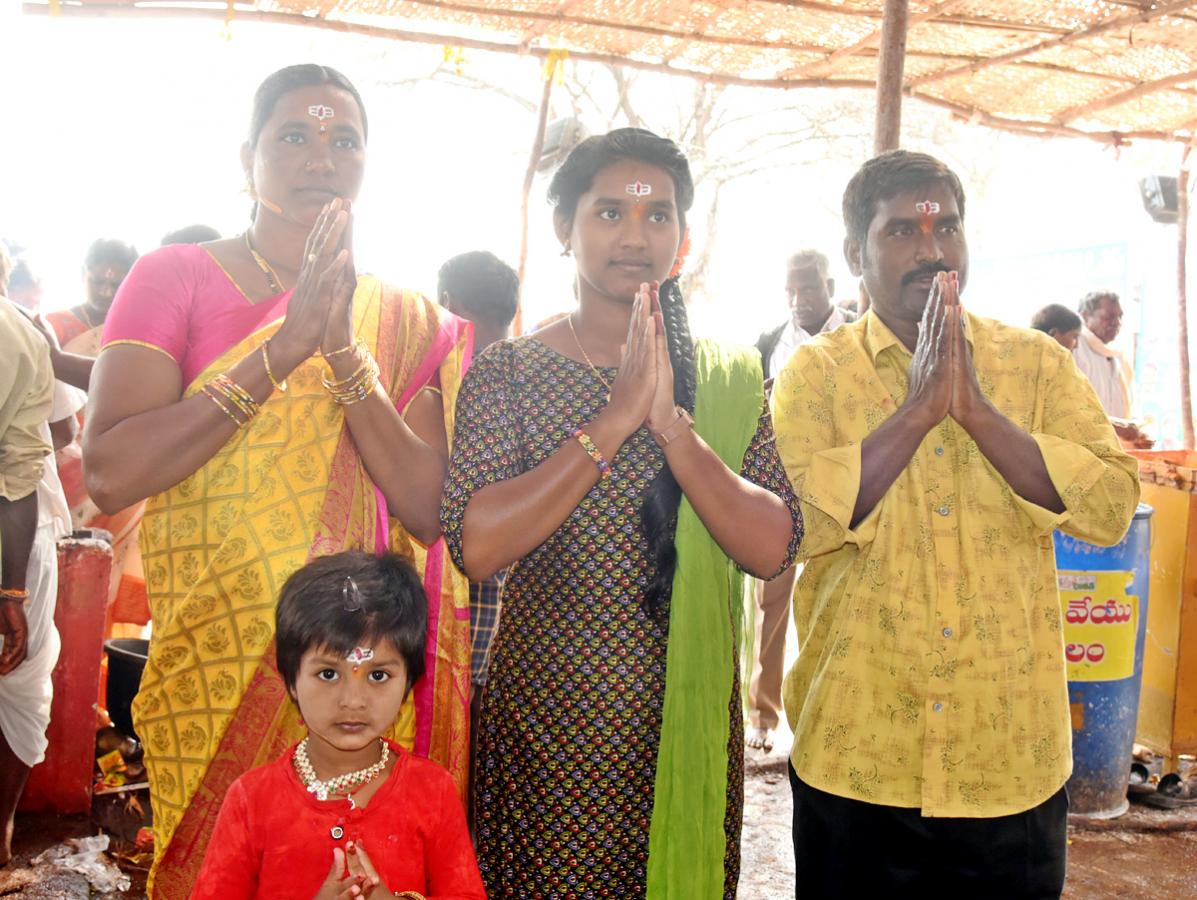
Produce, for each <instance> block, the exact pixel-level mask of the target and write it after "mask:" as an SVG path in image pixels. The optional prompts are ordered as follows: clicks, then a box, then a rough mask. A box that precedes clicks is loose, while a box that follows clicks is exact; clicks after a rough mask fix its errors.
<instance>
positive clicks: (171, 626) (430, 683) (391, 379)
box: [133, 277, 470, 900]
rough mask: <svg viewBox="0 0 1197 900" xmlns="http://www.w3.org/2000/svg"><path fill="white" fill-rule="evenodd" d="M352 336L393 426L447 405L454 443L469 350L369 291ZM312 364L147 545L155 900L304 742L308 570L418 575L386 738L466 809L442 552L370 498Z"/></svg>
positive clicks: (465, 605)
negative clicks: (381, 566)
mask: <svg viewBox="0 0 1197 900" xmlns="http://www.w3.org/2000/svg"><path fill="white" fill-rule="evenodd" d="M354 318H355V331H356V333H357V334H358V336H360V337H362V338H364V339H365V341H366V343H367V344H368V345H369V347H370V350H371V351H372V352H373V354H374V356H375V358H376V359H377V360H378V363H379V366H380V368H381V369H382V373H383V374H382V384H383V385H384V386H386V387H387V390H388V393H389V395H390V397H391V399H392V400H393V401H394V402H395V404H396V406H397V408H399V409H400V410H403V409H406V407H407V404H408V403H409V402H410V401H411V399H412V397H414V396H415V394H416V393H417V392H418V391H419V390H421V389H422V388H424V387H426V386H431V387H439V389H440V390H441V391H442V395H443V398H444V407H445V425H446V429H447V430H448V433H449V434H450V436H452V422H453V411H454V406H455V403H456V399H457V390H458V387H459V384H460V381H461V375H462V368H463V365H464V364H465V362H466V361H467V357H468V353H469V343H470V338H469V334H468V331H467V326H466V325H465V324H464V323H463V322H461V321H460V320H457V319H453V318H452V317H449V316H447V315H446V314H444V313H443V312H442V311H441V310H439V309H438V308H437V307H436V306H434V305H432V304H431V303H429V302H428V301H427V300H425V299H424V298H423V297H421V296H419V295H418V294H414V293H408V292H403V291H399V290H395V289H391V288H389V287H387V286H385V285H383V284H381V283H380V282H378V281H377V280H375V279H373V278H367V277H362V278H359V280H358V288H357V291H356V293H355V295H354ZM281 323H282V320H281V319H278V320H276V321H273V322H271V323H269V324H267V325H265V326H264V327H262V328H260V329H259V330H257V331H255V332H254V333H252V334H250V335H248V336H247V337H245V338H244V339H242V340H239V341H237V342H236V343H235V345H234V346H232V347H230V348H229V349H228V350H227V351H225V352H224V353H223V354H222V355H221V356H220V357H219V358H217V359H216V360H214V361H213V362H212V363H211V364H210V365H209V366H208V367H207V368H206V369H205V370H204V371H203V372H202V373H200V374H199V375H198V376H197V377H196V378H195V380H194V381H193V383H192V384H190V385H189V386H188V388H187V389H186V393H187V395H191V394H194V393H195V392H197V391H199V390H200V389H201V388H202V387H203V385H204V383H205V382H206V381H208V380H209V379H210V378H212V377H213V376H214V375H216V374H218V373H220V372H223V371H225V370H227V369H228V368H230V367H231V366H232V365H233V364H235V363H236V361H237V360H239V359H241V358H242V357H244V356H245V355H246V354H248V353H250V352H252V351H254V350H255V349H256V348H258V347H260V346H261V344H262V343H263V342H264V341H265V340H266V339H267V338H269V337H270V336H271V335H272V334H274V333H275V332H276V331H277V330H278V328H279V326H280V325H281ZM327 371H328V369H327V365H326V364H325V363H324V361H323V360H322V359H320V358H319V357H313V358H312V359H309V360H308V361H306V362H305V363H304V364H302V365H301V366H300V367H299V368H298V369H296V370H295V371H294V372H293V373H292V374H291V375H290V376H289V377H288V379H287V382H288V387H289V389H288V390H287V392H286V393H280V392H278V391H276V392H275V393H274V394H273V396H271V397H270V399H269V400H268V401H267V402H266V403H265V404H263V406H262V411H261V413H260V414H259V415H258V417H257V418H256V419H255V420H254V421H253V422H252V424H250V425H249V426H247V427H246V428H243V429H241V430H240V431H238V432H237V434H235V435H234V436H233V437H232V438H231V439H230V440H229V442H228V443H227V444H226V445H225V446H224V447H223V448H222V449H221V450H220V452H218V453H217V454H216V456H214V457H213V458H212V459H211V460H210V461H209V462H208V463H207V465H205V466H204V467H203V468H202V469H200V470H199V471H197V472H196V473H194V474H193V475H192V476H191V477H189V478H187V479H186V480H185V481H183V482H181V483H180V484H178V485H176V486H175V487H173V488H171V489H170V490H169V491H166V492H165V493H163V494H160V495H158V496H156V497H153V498H151V499H150V500H149V501H148V503H147V505H146V511H145V521H144V524H143V527H142V533H141V546H142V555H143V558H144V561H145V571H146V584H147V588H148V592H149V599H150V607H151V612H152V615H153V623H154V628H153V640H152V642H151V645H150V652H149V662H148V664H147V666H146V669H145V674H144V676H143V678H142V683H141V691H140V693H139V694H138V696H137V699H136V701H135V703H134V707H133V715H134V721H135V724H136V728H137V731H138V734H139V735H140V737H141V739H142V741H143V742H144V745H145V749H146V765H147V768H148V770H149V776H150V782H151V785H152V790H151V800H152V804H153V813H154V830H155V837H156V847H155V861H154V869H153V871H152V873H151V880H150V884H149V895H150V897H152V898H155V900H158V898H163V900H176V898H185V897H187V896H188V895H189V893H190V891H191V886H192V884H193V883H194V880H195V876H196V874H197V873H198V871H199V867H200V864H201V863H202V861H203V856H204V852H205V850H206V847H207V843H208V837H209V835H210V834H211V830H212V826H213V825H214V823H215V819H216V815H217V812H218V811H219V808H220V803H221V801H222V799H223V797H224V794H225V792H226V791H227V789H228V787H229V785H230V784H231V783H232V782H233V780H234V779H236V778H237V777H238V776H240V775H241V774H242V773H244V772H245V771H247V770H248V769H250V768H252V767H254V766H257V765H260V764H262V763H265V762H267V761H269V760H271V759H274V758H276V757H277V756H278V755H279V754H281V753H282V752H283V751H284V750H285V749H286V748H287V747H288V746H289V745H290V744H292V743H293V742H294V741H296V740H298V739H299V738H300V737H301V736H302V734H303V730H302V728H301V726H300V724H299V719H298V715H297V712H296V710H295V708H294V706H293V704H292V703H291V702H290V701H289V699H288V697H287V695H286V691H285V689H284V687H283V684H282V680H281V679H280V677H279V675H278V672H277V670H276V667H275V656H274V642H273V639H274V605H275V602H276V598H277V597H278V594H279V591H280V590H281V588H282V585H283V582H284V581H285V580H286V579H287V577H288V576H289V575H291V573H292V572H294V571H295V570H296V569H298V568H300V567H301V566H303V565H304V563H305V562H307V561H308V560H309V559H312V558H314V557H317V556H324V555H328V554H331V553H336V552H339V551H341V550H346V549H365V550H380V549H385V548H390V549H391V550H394V551H396V552H399V553H403V554H406V555H407V556H409V557H411V558H412V559H413V560H414V562H415V564H416V567H417V571H419V572H421V573H422V574H423V577H424V584H425V590H426V592H427V594H428V598H429V634H428V649H427V654H426V661H427V673H426V675H425V676H424V678H423V679H422V680H421V682H420V683H419V684H418V685H417V686H416V689H415V691H414V692H413V695H412V697H411V698H410V699H409V701H408V703H407V704H406V705H405V707H404V710H403V712H402V713H401V715H400V719H399V721H397V722H396V723H395V725H394V728H393V729H392V731H391V732H390V736H391V737H392V738H394V739H395V740H397V741H399V742H400V743H402V744H404V745H405V746H407V747H409V748H413V749H414V750H415V752H417V753H419V754H421V755H426V756H429V757H430V758H432V759H434V760H436V761H437V762H439V763H441V764H442V765H443V766H445V767H446V768H447V769H448V770H449V772H450V773H451V774H452V775H453V776H454V777H455V779H456V780H457V783H458V786H459V789H460V790H462V791H463V792H464V789H465V784H466V776H467V772H466V768H467V754H468V727H469V726H468V702H469V671H470V669H469V665H470V658H469V598H468V588H467V583H466V581H465V579H464V577H463V576H462V575H461V574H460V573H459V572H458V571H457V570H456V569H455V568H454V567H453V565H452V563H450V562H449V560H448V556H447V554H445V553H444V550H443V548H444V544H443V541H440V540H438V541H437V543H436V544H434V545H432V546H431V547H428V548H425V547H423V546H421V545H420V544H419V543H417V542H416V541H414V540H413V539H411V538H410V537H409V536H408V535H407V534H406V532H404V530H403V528H402V526H401V525H400V524H399V522H398V521H396V520H395V519H388V518H387V515H386V505H385V500H383V498H382V496H381V494H380V493H379V492H378V491H377V489H376V488H375V486H374V484H373V483H372V482H371V481H370V479H369V476H368V475H367V474H366V471H365V468H364V466H363V465H362V462H361V460H360V458H359V457H358V454H357V451H356V449H355V447H354V444H353V440H352V438H351V437H350V435H349V431H348V429H347V428H346V427H345V422H344V414H343V413H342V411H341V408H340V407H338V406H337V405H336V404H335V403H333V401H332V400H331V399H330V397H329V395H328V393H327V391H325V389H324V388H323V386H322V385H321V375H322V373H325V372H327Z"/></svg>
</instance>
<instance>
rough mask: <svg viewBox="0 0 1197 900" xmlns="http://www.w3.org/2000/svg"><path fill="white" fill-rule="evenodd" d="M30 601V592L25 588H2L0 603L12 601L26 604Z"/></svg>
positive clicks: (0, 589)
mask: <svg viewBox="0 0 1197 900" xmlns="http://www.w3.org/2000/svg"><path fill="white" fill-rule="evenodd" d="M28 599H29V591H27V590H25V588H0V601H3V600H10V601H13V602H15V603H24V602H25V601H26V600H28Z"/></svg>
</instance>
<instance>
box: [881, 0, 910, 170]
mask: <svg viewBox="0 0 1197 900" xmlns="http://www.w3.org/2000/svg"><path fill="white" fill-rule="evenodd" d="M909 10H910V2H909V0H885V17H884V18H883V19H882V21H881V55H880V57H879V58H878V60H877V120H876V124H875V126H874V129H873V152H874V153H875V154H876V153H884V152H885V151H886V150H896V149H897V148H898V146H899V145H900V144H901V141H902V72H903V69H905V67H906V20H907V14H908V13H909Z"/></svg>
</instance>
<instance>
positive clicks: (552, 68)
mask: <svg viewBox="0 0 1197 900" xmlns="http://www.w3.org/2000/svg"><path fill="white" fill-rule="evenodd" d="M558 65H561V63H560V62H556V63H550V65H549V67H548V68H547V69H546V71H545V79H544V93H542V94H541V95H540V113H539V115H538V116H537V119H536V136H535V137H534V138H533V139H532V155H531V157H530V158H529V159H528V171H527V172H525V173H524V195H523V205H522V207H521V209H520V267H519V273H518V274H519V280H520V284H519V291H520V293H519V304H518V305H517V306H516V308H515V321H513V322H512V323H511V330H512V331H513V332H514V333H515V334H516V335H521V334H523V333H524V272H525V271H527V267H528V218H529V212H530V211H531V206H532V182H533V181H534V180H535V179H536V167H537V166H538V165H539V164H540V156H541V154H542V153H543V152H544V131H545V128H546V127H547V126H548V122H549V101H550V100H551V99H552V95H553V79H554V78H556V77H557V66H558Z"/></svg>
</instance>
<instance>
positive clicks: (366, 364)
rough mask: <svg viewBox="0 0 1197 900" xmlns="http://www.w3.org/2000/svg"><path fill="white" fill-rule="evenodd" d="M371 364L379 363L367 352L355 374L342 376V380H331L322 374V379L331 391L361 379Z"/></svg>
mask: <svg viewBox="0 0 1197 900" xmlns="http://www.w3.org/2000/svg"><path fill="white" fill-rule="evenodd" d="M371 364H373V365H375V366H377V365H378V363H377V362H376V361H375V359H374V357H373V356H370V355H369V354H367V355H366V357H365V358H364V359H363V360H362V364H361V365H360V366H358V367H357V368H356V369H354V371H353V374H352V375H350V376H348V377H347V378H342V379H341V380H340V381H329V380H328V379H327V378H324V377H323V376H322V377H321V381H323V383H324V387H325V388H326V389H327V390H330V391H333V390H336V389H337V388H340V387H344V386H345V385H347V384H352V383H353V382H355V381H359V380H361V378H363V377H364V375H365V373H366V372H367V371H369V369H370V366H371Z"/></svg>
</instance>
